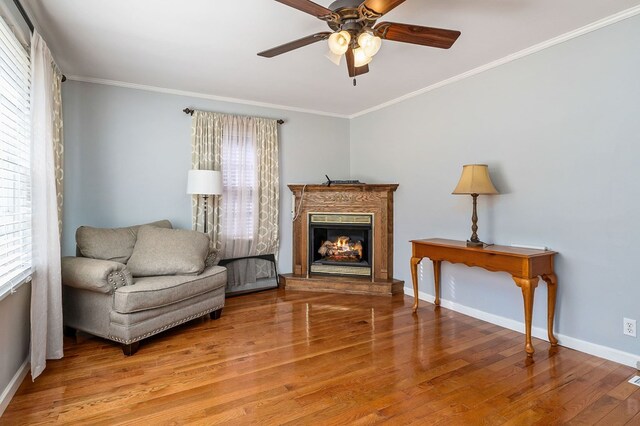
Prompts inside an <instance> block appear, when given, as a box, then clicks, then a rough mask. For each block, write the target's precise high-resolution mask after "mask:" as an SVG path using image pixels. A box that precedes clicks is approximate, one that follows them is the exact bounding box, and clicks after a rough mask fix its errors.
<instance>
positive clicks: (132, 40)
mask: <svg viewBox="0 0 640 426" xmlns="http://www.w3.org/2000/svg"><path fill="white" fill-rule="evenodd" d="M331 1H332V0H318V1H317V3H319V4H321V5H323V6H329V4H330V3H331ZM23 4H25V7H26V8H27V9H28V10H29V13H30V14H31V15H32V16H33V17H34V19H35V20H36V21H37V23H38V25H39V26H40V28H41V32H42V33H43V35H44V37H45V39H46V40H47V42H48V44H49V46H50V48H51V50H52V51H53V53H54V55H55V58H56V61H57V62H58V65H59V66H60V68H61V69H62V71H63V72H64V73H65V74H66V75H67V76H70V77H71V78H72V79H85V80H86V79H102V80H112V81H117V82H123V83H130V84H139V85H146V86H155V87H159V88H165V89H173V90H179V91H187V92H195V93H200V94H203V95H212V96H219V97H228V98H234V99H238V100H245V101H251V102H261V103H268V104H273V105H278V106H285V107H289V108H295V109H302V110H309V111H316V112H325V113H330V114H332V115H340V116H351V115H354V114H357V113H358V112H361V111H363V110H367V109H370V108H373V107H375V106H377V105H380V104H382V103H385V102H389V101H391V100H393V99H396V98H398V97H402V96H404V95H406V94H408V93H411V92H414V91H418V90H420V89H423V88H425V87H428V86H431V85H433V84H436V83H438V82H441V81H443V80H446V79H448V78H451V77H454V76H457V75H459V74H462V73H465V72H467V71H469V70H472V69H474V68H477V67H480V66H482V65H485V64H488V63H490V62H493V61H496V60H499V59H501V58H504V57H506V56H509V55H511V54H514V53H516V52H519V51H521V50H523V49H526V48H529V47H531V46H533V45H536V44H539V43H542V42H545V41H547V40H550V39H552V38H554V37H558V36H561V35H563V34H565V33H568V32H572V31H574V30H576V29H578V28H581V27H583V26H585V25H588V24H591V23H593V22H595V21H598V20H600V19H603V18H606V17H609V16H611V15H614V14H616V13H619V12H621V11H624V10H626V9H629V8H632V7H637V6H638V5H640V0H616V1H611V0H608V1H603V0H422V1H421V0H406V2H405V3H403V4H401V5H400V6H398V7H397V8H396V9H394V10H392V11H391V12H389V13H388V14H387V15H385V16H384V17H383V18H382V20H384V21H392V22H404V23H411V24H417V25H423V26H430V27H439V28H447V29H454V30H459V31H461V32H462V35H461V36H460V38H459V39H458V41H457V42H456V43H455V44H454V45H453V47H452V48H451V49H449V50H442V49H435V48H429V47H422V46H416V45H410V44H404V43H396V42H390V41H383V46H382V49H381V50H380V52H379V53H378V55H377V56H376V57H375V58H374V59H373V61H372V63H371V64H370V72H369V73H368V74H365V75H362V76H360V77H358V85H357V87H353V86H352V81H351V79H350V78H349V77H348V76H347V70H346V65H345V64H344V63H342V64H341V66H340V67H337V66H335V65H334V64H333V63H331V62H330V61H329V60H327V59H326V58H325V57H324V53H325V52H326V51H327V46H326V43H325V42H318V43H316V44H313V45H310V46H306V47H303V48H300V49H298V50H294V51H292V52H289V53H285V54H283V55H281V56H277V57H275V58H271V59H267V58H262V57H259V56H257V55H256V53H257V52H259V51H262V50H265V49H268V48H271V47H275V46H277V45H280V44H283V43H286V42H289V41H292V40H295V39H297V38H301V37H303V36H306V35H310V34H313V33H316V32H319V31H327V30H328V27H327V26H326V24H325V23H324V22H322V21H320V20H318V19H316V18H314V17H313V16H311V15H307V14H305V13H303V12H300V11H298V10H295V9H292V8H290V7H288V6H285V5H283V4H281V3H278V2H276V1H271V0H226V1H222V0H216V1H211V0H182V1H178V0H55V1H52V0H48V1H47V0H23Z"/></svg>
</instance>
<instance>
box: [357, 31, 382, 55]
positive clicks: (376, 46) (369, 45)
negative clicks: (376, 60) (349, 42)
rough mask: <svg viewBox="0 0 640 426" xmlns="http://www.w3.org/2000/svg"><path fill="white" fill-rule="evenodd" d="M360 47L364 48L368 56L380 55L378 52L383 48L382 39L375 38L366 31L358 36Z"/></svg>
mask: <svg viewBox="0 0 640 426" xmlns="http://www.w3.org/2000/svg"><path fill="white" fill-rule="evenodd" d="M358 45H359V46H360V47H362V49H363V50H364V53H365V54H366V55H367V56H369V57H373V56H374V55H375V54H376V53H378V50H380V46H382V39H381V38H380V37H378V36H374V35H373V34H371V33H370V32H369V31H364V32H363V33H362V34H360V35H359V36H358Z"/></svg>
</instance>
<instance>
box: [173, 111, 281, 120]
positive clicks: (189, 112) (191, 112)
mask: <svg viewBox="0 0 640 426" xmlns="http://www.w3.org/2000/svg"><path fill="white" fill-rule="evenodd" d="M195 111H196V110H195V109H192V108H185V109H183V110H182V112H184V113H185V114H189V115H191V116H192V115H193V113H194V112H195ZM276 122H277V123H278V124H284V120H282V119H280V120H276Z"/></svg>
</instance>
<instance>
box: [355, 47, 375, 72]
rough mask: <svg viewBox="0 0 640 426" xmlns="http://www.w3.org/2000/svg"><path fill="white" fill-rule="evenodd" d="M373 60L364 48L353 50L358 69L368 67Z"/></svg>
mask: <svg viewBox="0 0 640 426" xmlns="http://www.w3.org/2000/svg"><path fill="white" fill-rule="evenodd" d="M372 59H373V58H372V57H371V56H369V55H367V54H366V52H365V51H364V49H363V48H362V47H357V48H355V49H353V65H354V66H355V67H356V68H358V67H363V66H365V65H367V64H368V63H369V62H371V60H372Z"/></svg>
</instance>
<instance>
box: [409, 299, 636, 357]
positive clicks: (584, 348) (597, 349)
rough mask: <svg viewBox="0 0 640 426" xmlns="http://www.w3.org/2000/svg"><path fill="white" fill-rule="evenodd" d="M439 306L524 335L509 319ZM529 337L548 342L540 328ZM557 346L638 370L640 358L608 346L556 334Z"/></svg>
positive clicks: (442, 303)
mask: <svg viewBox="0 0 640 426" xmlns="http://www.w3.org/2000/svg"><path fill="white" fill-rule="evenodd" d="M404 294H406V295H407V296H411V297H413V288H409V287H405V288H404ZM418 298H419V299H420V300H424V301H425V302H429V303H433V302H434V301H435V297H434V296H432V295H430V294H427V293H424V292H422V291H418ZM440 306H442V307H443V308H447V309H451V310H452V311H456V312H460V313H461V314H464V315H468V316H470V317H473V318H478V319H480V320H482V321H486V322H490V323H491V324H495V325H499V326H500V327H504V328H508V329H510V330H513V331H517V332H519V333H523V334H524V323H523V322H520V321H516V320H512V319H510V318H505V317H502V316H500V315H494V314H491V313H488V312H484V311H481V310H478V309H474V308H470V307H469V306H465V305H461V304H459V303H456V302H452V301H450V300H445V299H440ZM531 335H532V336H533V337H536V338H538V339H542V340H544V341H547V342H548V341H549V339H548V338H547V330H546V329H543V328H540V327H532V328H531ZM555 336H556V338H557V339H558V344H559V345H560V346H564V347H567V348H570V349H575V350H577V351H580V352H584V353H587V354H589V355H594V356H597V357H599V358H604V359H608V360H609V361H614V362H617V363H619V364H624V365H628V366H629V367H633V368H638V365H640V357H638V355H634V354H632V353H630V352H624V351H621V350H618V349H614V348H610V347H608V346H602V345H598V344H596V343H591V342H586V341H584V340H580V339H576V338H575V337H571V336H566V335H564V334H556V335H555Z"/></svg>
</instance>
